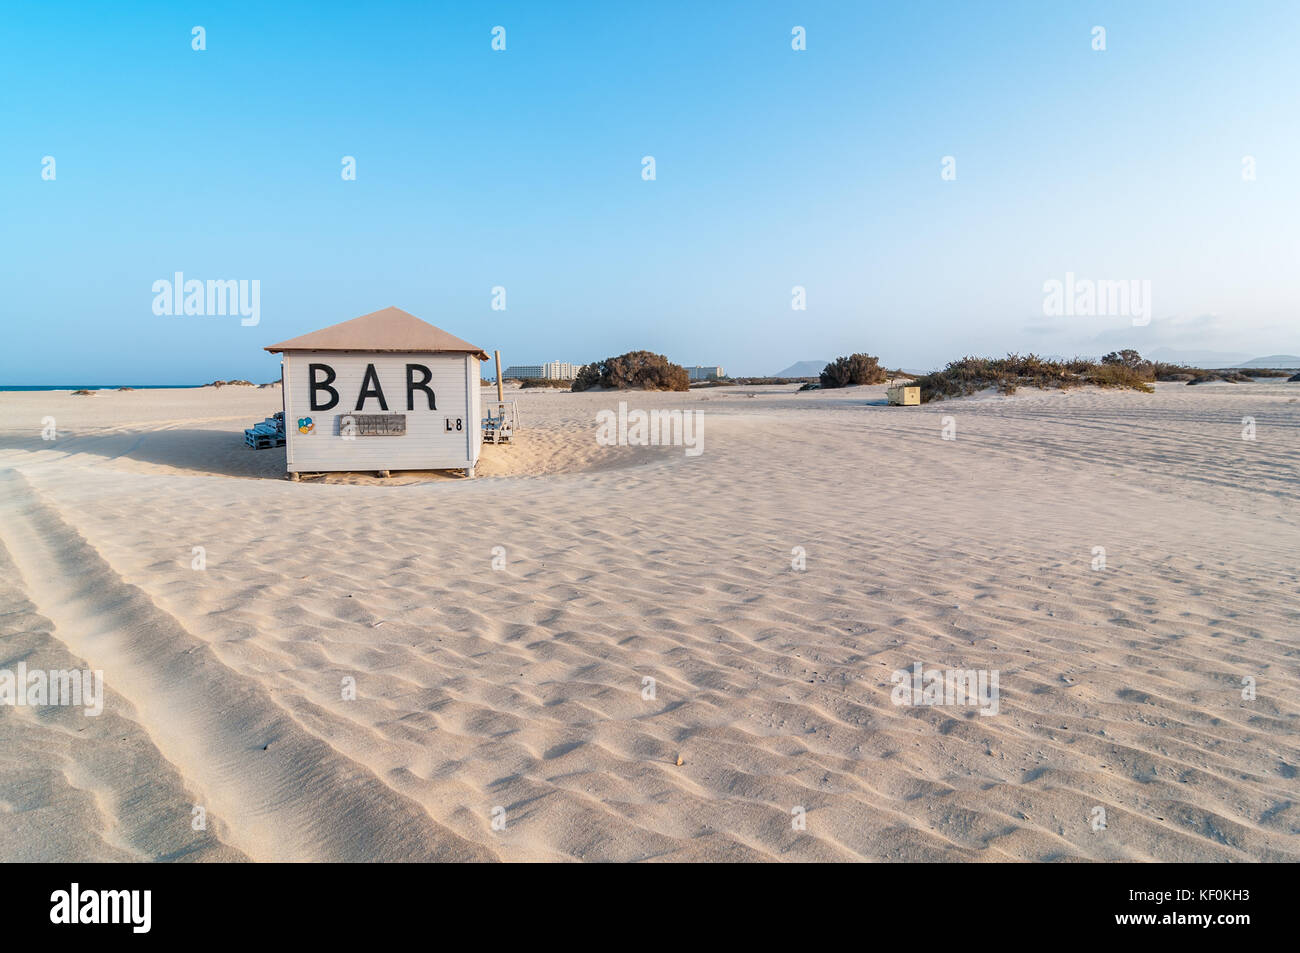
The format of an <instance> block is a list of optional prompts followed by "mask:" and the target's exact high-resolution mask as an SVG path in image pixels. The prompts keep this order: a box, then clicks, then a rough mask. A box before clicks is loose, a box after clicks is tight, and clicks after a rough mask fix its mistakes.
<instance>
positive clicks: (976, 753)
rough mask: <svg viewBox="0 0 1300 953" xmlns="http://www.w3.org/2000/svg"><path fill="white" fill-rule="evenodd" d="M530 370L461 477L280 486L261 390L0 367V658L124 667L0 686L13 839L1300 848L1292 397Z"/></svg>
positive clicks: (1278, 852)
mask: <svg viewBox="0 0 1300 953" xmlns="http://www.w3.org/2000/svg"><path fill="white" fill-rule="evenodd" d="M512 396H514V397H515V398H516V399H518V400H519V402H520V406H521V409H522V411H523V414H524V427H525V429H524V431H523V433H522V434H521V435H520V439H519V441H518V442H517V444H516V445H515V446H511V447H486V448H485V449H484V460H483V462H482V465H481V466H480V469H479V473H480V477H479V478H476V479H474V480H464V479H460V478H458V477H453V476H448V475H445V474H435V475H421V474H414V475H412V474H402V475H398V476H397V478H396V479H394V480H391V481H379V480H377V479H375V478H374V477H372V476H369V475H353V476H346V477H335V478H331V479H329V480H325V481H316V482H306V483H300V484H291V483H288V482H287V481H285V480H284V479H283V451H271V450H267V451H251V450H248V449H247V448H245V447H244V446H243V444H242V442H241V431H242V428H243V427H244V426H247V425H248V424H249V423H251V422H252V421H254V420H258V419H260V418H261V417H262V416H264V415H265V414H267V413H269V412H271V411H272V410H275V409H278V406H279V400H280V398H279V393H278V391H277V390H274V389H267V390H244V389H239V390H236V389H233V388H223V389H221V390H220V391H213V390H210V389H205V390H201V391H134V392H123V393H119V392H101V393H99V394H97V395H95V396H94V397H89V398H87V397H72V396H69V395H67V394H55V393H4V394H0V543H2V544H3V550H2V551H0V577H2V579H3V581H2V582H0V610H2V611H3V612H4V613H5V618H6V623H7V624H6V626H5V634H4V638H3V641H0V668H12V667H13V666H14V665H15V664H16V663H17V661H18V660H19V659H26V660H27V664H28V665H29V666H33V667H37V666H43V667H47V668H60V667H70V666H73V665H78V664H80V665H83V666H84V665H89V666H91V667H94V668H100V669H103V670H104V672H105V679H106V682H107V685H108V690H109V692H108V699H107V702H106V706H105V713H104V715H103V716H101V717H100V718H86V717H84V716H83V715H82V714H80V713H79V712H77V711H72V710H69V709H63V708H58V707H45V708H21V707H19V708H14V707H8V706H0V813H3V815H4V820H5V823H3V824H0V856H3V857H4V859H65V860H66V859H94V860H100V859H103V860H144V859H187V860H191V859H192V860H238V859H254V860H273V859H301V860H325V859H349V860H351V859H382V860H406V859H448V860H490V859H499V860H507V861H509V860H658V859H665V860H800V861H811V860H1203V861H1227V860H1231V861H1252V860H1254V861H1259V860H1268V861H1280V860H1285V861H1295V860H1298V859H1300V836H1298V834H1300V808H1297V806H1296V802H1297V800H1298V799H1297V797H1296V793H1297V790H1298V787H1297V784H1298V782H1297V779H1296V773H1297V770H1298V768H1300V674H1298V670H1297V665H1296V662H1297V658H1298V656H1300V643H1298V641H1297V636H1296V632H1297V622H1298V621H1300V598H1298V597H1300V575H1298V573H1300V570H1297V568H1296V567H1297V564H1298V563H1300V533H1297V525H1296V524H1297V516H1296V513H1297V512H1298V510H1297V507H1296V503H1297V501H1298V500H1300V470H1298V465H1300V385H1289V384H1286V383H1284V382H1279V381H1269V382H1260V383H1254V384H1236V385H1226V384H1225V385H1205V386H1200V387H1185V386H1182V385H1174V384H1161V385H1158V388H1157V392H1156V393H1155V394H1154V395H1142V394H1136V393H1115V392H1100V391H1094V390H1079V391H1072V392H1066V393H1039V392H1022V393H1021V394H1018V395H1017V396H1015V397H1012V398H1002V397H989V396H983V397H976V398H971V399H967V400H962V401H953V402H946V403H941V404H933V405H926V406H923V407H910V408H891V407H886V406H884V394H883V388H879V387H864V388H851V389H847V390H844V391H838V392H813V393H803V394H796V393H794V389H793V387H749V388H743V387H742V388H713V389H708V390H702V391H695V392H692V393H690V394H673V395H669V394H630V395H629V394H622V395H619V394H581V395H575V394H567V393H554V392H540V391H521V392H518V393H516V394H514V395H512ZM620 399H623V400H627V401H629V403H631V404H632V405H633V406H636V407H643V408H652V407H690V408H696V409H701V410H703V411H704V414H705V443H704V452H703V454H701V455H700V456H698V457H688V456H686V455H685V454H684V453H683V452H682V449H681V448H668V447H655V448H606V447H601V446H599V445H598V444H597V442H596V440H595V437H594V435H595V414H596V412H597V411H598V410H601V409H613V408H615V407H616V406H617V402H618V400H620ZM46 416H53V417H54V418H55V419H56V421H57V425H58V429H59V435H58V438H57V439H56V440H53V441H46V440H43V439H42V438H41V432H40V431H41V420H42V418H44V417H46ZM1244 416H1251V417H1253V418H1254V419H1255V421H1256V427H1257V437H1256V439H1255V440H1254V441H1245V440H1243V439H1242V436H1241V434H1242V418H1243V417H1244ZM944 417H951V418H952V423H954V424H955V426H956V434H957V439H955V440H952V441H948V440H943V439H941V428H942V426H943V422H944V421H943V418H944ZM381 484H382V485H381ZM194 547H202V548H203V550H204V554H205V560H206V568H205V569H202V570H196V569H193V568H191V566H192V560H193V558H194V556H193V552H194ZM495 547H501V548H503V550H504V557H505V566H504V568H503V569H501V570H499V571H498V570H494V569H493V566H492V563H493V558H494V548H495ZM796 547H798V548H802V550H803V552H804V553H805V559H806V566H805V568H804V569H802V570H799V569H796V568H794V567H793V566H792V559H794V555H793V553H792V551H794V550H795V549H796ZM1094 547H1104V549H1105V557H1106V566H1105V568H1104V569H1100V570H1096V569H1094V568H1093V563H1094V559H1095V558H1096V557H1095V554H1094ZM496 554H497V555H499V554H500V550H498V551H497V553H496ZM915 662H920V663H923V664H924V665H925V666H926V667H927V668H929V667H935V668H942V669H948V668H960V669H977V670H986V671H987V670H994V669H996V670H997V671H998V672H999V676H1000V682H999V684H1000V700H999V707H998V713H997V714H996V715H991V716H981V715H979V714H978V713H977V712H976V711H975V710H974V709H973V708H971V707H950V706H939V707H919V706H918V707H909V706H899V705H895V704H894V703H893V702H892V701H891V690H892V689H893V687H894V686H893V684H892V683H891V679H890V675H891V673H892V672H893V671H895V670H897V669H910V668H911V666H912V665H913V663H915ZM1246 677H1250V678H1253V679H1255V681H1256V690H1257V695H1256V697H1255V698H1253V699H1249V700H1248V699H1245V698H1243V695H1242V687H1243V686H1242V680H1243V678H1246ZM646 678H652V679H654V680H655V691H654V697H653V698H648V697H645V694H644V693H643V687H644V679H646ZM346 679H353V680H355V686H356V698H355V700H345V699H344V697H343V692H342V690H341V687H342V686H343V684H344V682H345V680H346ZM679 759H680V760H681V762H682V763H681V764H680V765H679V764H677V761H678V760H679ZM196 804H199V805H203V806H204V807H205V808H206V810H207V812H208V813H207V816H208V823H207V829H206V830H205V831H194V830H193V829H192V827H191V812H192V808H193V806H194V805H196ZM1097 808H1102V809H1104V811H1105V822H1106V823H1105V827H1104V829H1094V822H1093V818H1094V817H1095V816H1096V813H1095V812H1096V809H1097ZM796 809H802V811H803V812H804V815H803V816H804V817H805V819H806V825H805V826H804V828H803V829H797V825H796V824H792V818H796V817H797V816H798V815H797V812H796V813H792V812H795V810H796ZM502 811H503V812H504V813H502ZM494 818H495V819H496V824H495V827H494ZM502 819H503V820H504V826H503V827H502V823H501V822H502ZM497 828H500V829H497Z"/></svg>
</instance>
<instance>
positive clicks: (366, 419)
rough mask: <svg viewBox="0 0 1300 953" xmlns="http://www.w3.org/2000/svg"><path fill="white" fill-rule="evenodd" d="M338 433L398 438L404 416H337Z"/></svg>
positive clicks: (401, 434) (403, 429)
mask: <svg viewBox="0 0 1300 953" xmlns="http://www.w3.org/2000/svg"><path fill="white" fill-rule="evenodd" d="M339 433H340V434H341V435H342V436H344V437H347V436H354V437H400V436H403V435H404V434H405V433H406V414H339Z"/></svg>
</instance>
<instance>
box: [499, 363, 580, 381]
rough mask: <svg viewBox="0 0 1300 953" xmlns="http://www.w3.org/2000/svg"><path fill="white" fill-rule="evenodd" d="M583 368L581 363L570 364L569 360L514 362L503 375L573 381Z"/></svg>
mask: <svg viewBox="0 0 1300 953" xmlns="http://www.w3.org/2000/svg"><path fill="white" fill-rule="evenodd" d="M581 369H582V365H581V364H570V363H569V362H568V361H551V362H550V363H549V364H512V365H510V366H509V367H507V368H506V372H505V374H504V375H503V376H504V377H514V378H517V379H519V380H536V379H538V378H540V379H542V380H548V381H571V380H573V379H574V378H575V377H577V376H578V371H579V370H581Z"/></svg>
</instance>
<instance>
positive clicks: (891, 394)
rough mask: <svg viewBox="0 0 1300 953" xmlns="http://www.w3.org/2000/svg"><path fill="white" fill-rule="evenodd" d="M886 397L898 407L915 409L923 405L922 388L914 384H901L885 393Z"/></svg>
mask: <svg viewBox="0 0 1300 953" xmlns="http://www.w3.org/2000/svg"><path fill="white" fill-rule="evenodd" d="M885 396H886V397H888V398H889V402H890V403H891V404H893V405H894V406H896V407H914V406H916V405H917V404H919V403H921V388H920V387H918V386H916V385H914V384H899V385H897V386H896V387H891V388H889V389H888V390H887V391H885Z"/></svg>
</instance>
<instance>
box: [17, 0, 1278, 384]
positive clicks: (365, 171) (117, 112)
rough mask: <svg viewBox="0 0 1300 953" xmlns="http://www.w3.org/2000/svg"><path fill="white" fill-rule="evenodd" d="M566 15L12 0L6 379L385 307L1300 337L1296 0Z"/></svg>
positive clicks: (177, 366)
mask: <svg viewBox="0 0 1300 953" xmlns="http://www.w3.org/2000/svg"><path fill="white" fill-rule="evenodd" d="M560 7H561V5H559V4H539V3H517V4H516V3H497V4H493V3H475V4H471V3H464V4H454V5H453V4H438V5H434V4H383V3H376V4H333V5H330V4H327V5H305V4H303V5H298V4H291V3H275V4H265V3H247V4H218V5H208V4H193V5H191V4H185V3H167V4H164V3H159V4H147V3H133V4H130V5H108V4H60V3H39V4H36V3H23V2H17V3H15V2H10V3H7V4H5V6H4V8H3V13H0V81H2V86H0V89H3V93H0V141H2V142H3V148H2V149H0V208H3V215H2V216H0V291H2V292H3V293H2V294H0V309H3V310H2V311H0V315H2V316H3V321H4V327H5V337H6V343H7V346H6V347H5V348H4V349H3V351H0V384H40V383H68V384H77V383H114V382H119V381H120V382H130V383H137V384H147V383H197V382H203V381H207V380H211V379H213V378H229V377H246V378H249V379H252V380H255V381H264V380H273V379H275V378H276V377H277V376H278V358H277V357H275V356H273V355H269V354H266V353H265V352H264V351H262V348H263V347H264V346H265V345H267V344H272V343H274V342H276V341H279V340H283V339H285V338H288V337H291V336H294V335H297V334H299V333H302V332H305V331H309V330H314V329H316V328H319V327H324V326H326V325H329V324H333V323H336V322H338V321H342V320H345V319H347V318H350V317H355V316H356V315H359V314H363V313H366V312H368V311H373V310H376V309H378V308H381V307H385V306H388V305H397V306H399V307H402V308H405V309H406V310H408V311H410V312H412V313H414V314H416V315H418V316H420V317H422V318H424V319H426V320H428V321H431V322H432V323H434V324H437V325H439V326H441V327H444V328H446V329H447V330H449V331H451V332H453V333H455V334H458V335H460V336H461V337H464V338H466V339H468V340H470V341H472V342H473V343H475V344H478V345H480V346H482V347H485V348H487V349H488V350H491V349H493V348H500V349H501V350H502V352H503V358H504V360H505V361H506V362H507V363H535V362H540V361H545V360H569V361H575V362H582V361H587V360H593V359H597V358H601V357H605V356H608V355H610V354H616V353H621V352H623V351H627V350H631V349H636V348H648V349H651V350H655V351H661V352H664V353H666V354H668V355H669V357H670V358H672V359H674V360H676V361H678V362H681V363H687V364H694V363H719V364H722V365H724V366H725V367H726V368H727V369H728V370H729V371H732V372H734V373H750V374H757V373H771V372H774V371H776V370H779V369H781V368H783V367H785V366H786V365H788V364H790V363H792V362H794V361H796V360H803V359H827V358H831V357H834V356H835V355H837V354H842V353H849V352H852V351H860V350H865V351H868V352H870V353H872V354H877V355H879V356H880V357H881V358H882V360H883V361H884V362H885V363H887V364H889V365H890V366H904V367H921V368H924V367H929V366H934V365H938V364H942V363H943V362H944V361H946V360H949V359H952V358H956V357H960V356H961V355H963V354H966V353H977V352H978V353H989V354H1000V353H1005V352H1006V351H1009V350H1020V351H1026V350H1035V351H1038V352H1039V353H1047V354H1052V353H1064V354H1074V353H1100V352H1102V351H1104V350H1109V349H1111V348H1112V347H1120V346H1126V345H1128V346H1135V347H1138V348H1139V349H1141V350H1143V351H1144V352H1150V351H1153V350H1155V349H1160V348H1163V349H1170V348H1172V349H1176V350H1179V351H1183V352H1186V353H1192V352H1200V351H1207V350H1208V351H1215V352H1224V353H1232V354H1237V355H1244V356H1257V355H1262V354H1269V353H1276V352H1290V353H1295V352H1298V351H1300V340H1297V337H1298V336H1297V333H1296V331H1297V320H1296V319H1297V298H1298V297H1300V295H1298V292H1297V279H1296V276H1297V275H1300V224H1298V223H1300V215H1298V213H1300V121H1298V120H1300V68H1298V67H1297V61H1298V60H1300V56H1298V55H1297V49H1298V48H1300V46H1298V45H1300V4H1296V3H1294V2H1278V3H1269V2H1260V3H1251V2H1247V3H1243V4H1221V3H1209V2H1195V0H1193V2H1186V0H1184V2H1177V3H1174V2H1170V3H1163V2H1149V3H1132V2H1124V3H1084V2H1069V3H1066V2H1038V3H1000V4H992V3H978V4H973V3H972V4H958V3H955V2H954V3H907V4H888V5H886V4H871V3H863V2H858V3H844V4H834V3H762V2H745V3H733V4H724V3H682V4H672V3H654V4H608V3H606V4H564V5H563V7H562V10H561V9H560ZM196 25H201V26H203V27H204V28H205V30H206V46H207V48H206V50H203V51H201V52H198V51H194V50H193V49H191V28H192V27H194V26H196ZM497 25H501V26H504V27H505V29H506V47H507V48H506V50H505V51H504V52H495V51H493V50H492V48H491V41H492V35H491V31H492V28H493V27H494V26H497ZM796 25H799V26H803V27H805V29H806V32H807V49H806V50H805V51H801V52H796V51H793V50H792V49H791V42H790V41H791V29H792V27H794V26H796ZM1096 25H1101V26H1104V27H1105V28H1106V47H1107V48H1106V50H1105V51H1095V50H1093V49H1092V33H1091V31H1092V28H1093V27H1094V26H1096ZM646 155H652V156H654V157H655V162H656V174H657V178H656V179H655V180H654V181H644V180H643V179H642V177H641V159H642V157H643V156H646ZM1247 155H1249V156H1253V157H1254V159H1255V163H1256V179H1255V180H1254V181H1249V182H1248V181H1243V178H1242V171H1241V170H1242V157H1243V156H1247ZM45 156H53V157H54V159H55V162H56V178H55V179H54V180H53V181H49V180H45V179H43V178H42V176H41V171H42V162H43V158H44V157H45ZM343 156H354V157H355V158H356V170H357V176H356V180H355V181H344V180H343V179H342V177H341V175H340V171H341V167H342V166H341V160H342V157H343ZM944 156H953V157H955V159H956V170H957V177H956V179H955V180H954V181H943V180H942V179H941V177H940V171H941V160H942V158H943V157H944ZM177 271H181V272H183V273H184V274H185V276H186V277H187V278H198V279H246V280H252V279H257V280H258V281H260V283H261V309H260V311H261V313H260V323H259V324H258V325H257V326H255V327H244V326H241V324H240V322H239V319H238V318H232V317H222V316H205V317H199V316H166V315H164V316H159V315H155V314H154V313H153V310H152V303H153V298H154V295H153V292H152V285H153V283H154V282H155V281H156V280H158V279H170V278H171V276H172V275H173V273H174V272H177ZM1067 272H1072V273H1074V274H1075V275H1077V276H1080V277H1083V278H1090V279H1095V280H1100V279H1141V280H1149V281H1150V282H1151V287H1152V301H1153V308H1152V320H1151V322H1150V324H1149V325H1146V326H1144V327H1134V326H1133V323H1132V320H1131V319H1129V318H1128V317H1124V316H1119V317H1115V316H1109V317H1108V316H1092V317H1080V316H1069V317H1047V316H1045V315H1044V314H1043V297H1044V294H1043V283H1044V282H1045V281H1047V280H1050V279H1063V278H1064V276H1065V274H1066V273H1067ZM796 285H799V286H803V287H804V288H806V289H807V310H806V311H794V310H792V309H791V289H792V287H794V286H796ZM494 286H503V287H505V288H506V296H507V297H506V300H507V309H506V310H505V311H493V310H492V309H491V302H492V289H493V287H494Z"/></svg>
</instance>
